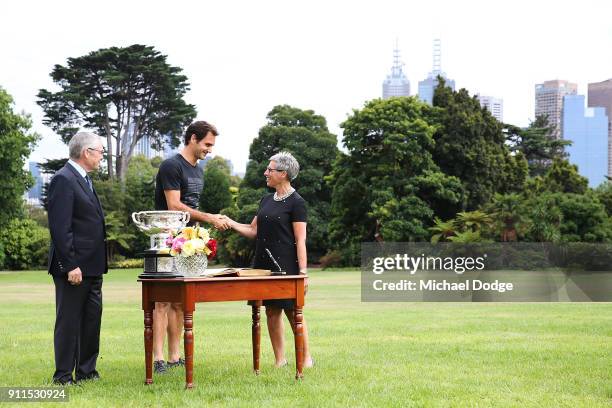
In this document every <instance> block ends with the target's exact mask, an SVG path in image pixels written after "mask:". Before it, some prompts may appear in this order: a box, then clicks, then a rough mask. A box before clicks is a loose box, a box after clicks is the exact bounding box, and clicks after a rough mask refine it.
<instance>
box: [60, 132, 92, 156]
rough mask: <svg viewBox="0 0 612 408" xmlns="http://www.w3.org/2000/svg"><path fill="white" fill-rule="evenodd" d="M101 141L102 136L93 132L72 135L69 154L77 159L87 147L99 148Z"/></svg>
mask: <svg viewBox="0 0 612 408" xmlns="http://www.w3.org/2000/svg"><path fill="white" fill-rule="evenodd" d="M98 143H100V136H98V135H96V134H95V133H91V132H79V133H77V134H76V135H74V136H72V139H70V142H68V155H69V156H70V158H71V159H73V160H76V159H79V158H81V153H83V150H84V149H87V148H93V149H95V148H97V147H98Z"/></svg>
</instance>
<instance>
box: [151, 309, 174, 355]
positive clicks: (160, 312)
mask: <svg viewBox="0 0 612 408" xmlns="http://www.w3.org/2000/svg"><path fill="white" fill-rule="evenodd" d="M169 309H170V303H167V302H155V310H153V361H163V360H164V339H165V338H166V330H167V329H168V311H169Z"/></svg>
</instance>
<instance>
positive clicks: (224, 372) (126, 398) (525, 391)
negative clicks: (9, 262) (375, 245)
mask: <svg viewBox="0 0 612 408" xmlns="http://www.w3.org/2000/svg"><path fill="white" fill-rule="evenodd" d="M137 275H138V271H137V270H114V271H111V272H110V273H109V274H108V275H107V276H106V277H105V281H104V287H103V291H104V313H103V318H102V320H103V323H102V334H101V353H100V358H99V360H98V370H99V371H100V374H101V375H102V380H101V381H98V382H94V383H88V384H85V385H83V386H80V387H70V388H69V392H70V405H73V406H92V407H100V406H122V407H130V406H164V407H165V406H249V407H250V406H264V405H265V406H272V407H274V406H283V407H286V406H288V405H298V406H313V407H314V406H316V407H319V406H373V407H389V406H403V407H404V406H408V407H409V406H419V407H420V406H487V407H488V406H500V407H507V406H516V407H525V406H528V407H542V406H554V407H558V406H567V407H580V406H584V407H597V406H601V407H610V406H612V379H611V374H610V373H611V370H610V368H611V366H612V304H611V303H362V302H361V299H360V275H359V272H357V271H347V270H337V271H318V270H314V271H312V272H311V279H310V292H309V295H308V297H307V304H306V308H305V312H304V316H305V317H306V319H307V320H308V323H309V327H310V336H311V348H312V350H313V355H314V357H315V359H316V367H314V368H312V369H307V370H305V379H304V380H303V381H301V382H296V381H295V380H294V369H295V364H294V363H291V364H290V367H289V368H285V369H274V368H273V367H272V361H273V358H272V351H271V347H270V345H269V340H268V337H267V332H266V330H265V327H263V328H262V329H263V330H262V364H261V366H262V373H261V375H260V376H255V375H253V374H252V372H251V348H250V322H251V316H250V308H249V307H247V306H246V304H245V303H244V302H227V303H199V304H198V305H197V309H196V312H195V314H194V318H195V323H194V333H195V343H196V344H195V370H194V380H195V384H196V386H195V388H194V389H193V390H189V391H186V390H184V389H183V385H184V372H183V371H182V370H180V369H175V370H173V371H172V372H171V373H169V374H167V375H164V376H154V381H155V383H154V384H153V385H151V386H145V385H143V380H144V351H143V322H142V321H143V314H142V311H141V308H140V286H139V284H138V283H137V282H136V276H137ZM53 293H54V292H53V284H52V280H51V279H50V277H49V276H48V275H46V273H45V272H43V271H37V272H6V273H5V272H2V273H0V386H47V385H49V383H50V377H51V375H52V373H53V370H54V365H53V324H54V294H53ZM263 326H265V324H264V325H263ZM286 331H287V341H288V342H287V343H288V346H289V347H288V350H289V354H288V355H287V358H288V359H289V361H290V362H291V361H292V360H291V359H292V358H294V356H293V349H292V347H291V345H292V339H293V338H292V336H291V335H290V330H289V328H288V327H286ZM35 405H36V404H28V406H35ZM43 406H47V405H44V404H43Z"/></svg>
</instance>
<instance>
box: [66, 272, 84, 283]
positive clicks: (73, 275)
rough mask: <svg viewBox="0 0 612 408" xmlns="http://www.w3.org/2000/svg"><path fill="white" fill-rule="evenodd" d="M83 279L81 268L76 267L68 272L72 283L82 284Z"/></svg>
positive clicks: (69, 280)
mask: <svg viewBox="0 0 612 408" xmlns="http://www.w3.org/2000/svg"><path fill="white" fill-rule="evenodd" d="M82 281H83V274H82V273H81V268H76V269H73V270H71V271H70V272H68V282H70V284H71V285H80V284H81V282H82Z"/></svg>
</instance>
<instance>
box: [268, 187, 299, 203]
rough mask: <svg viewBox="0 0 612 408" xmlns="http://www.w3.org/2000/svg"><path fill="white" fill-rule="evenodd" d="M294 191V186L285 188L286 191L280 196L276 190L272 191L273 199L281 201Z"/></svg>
mask: <svg viewBox="0 0 612 408" xmlns="http://www.w3.org/2000/svg"><path fill="white" fill-rule="evenodd" d="M294 191H295V188H293V187H290V188H289V190H287V192H286V193H285V194H283V195H281V196H279V195H278V191H275V192H274V197H273V198H274V201H283V200H284V199H285V198H287V197H289V196H290V195H291V194H293V192H294Z"/></svg>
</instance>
